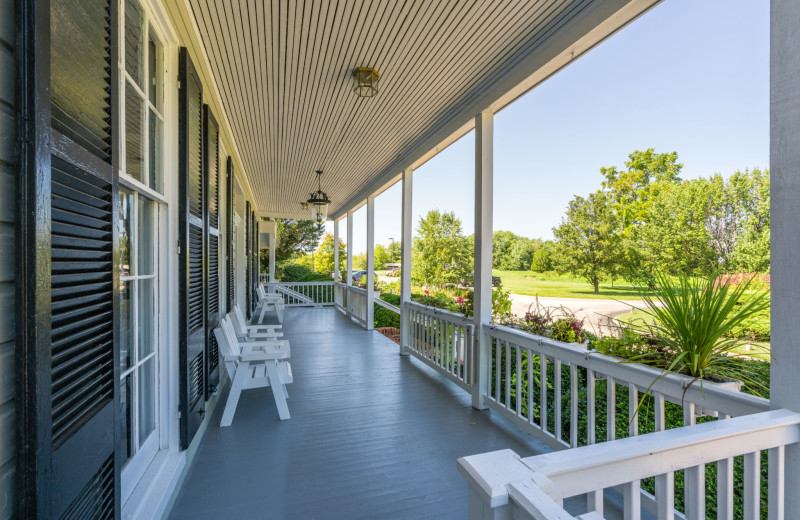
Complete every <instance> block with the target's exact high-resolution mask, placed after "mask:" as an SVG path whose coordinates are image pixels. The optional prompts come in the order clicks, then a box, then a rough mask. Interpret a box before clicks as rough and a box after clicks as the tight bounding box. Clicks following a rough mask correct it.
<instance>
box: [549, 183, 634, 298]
mask: <svg viewBox="0 0 800 520" xmlns="http://www.w3.org/2000/svg"><path fill="white" fill-rule="evenodd" d="M553 234H554V235H555V237H556V240H557V247H556V248H555V251H554V255H553V256H554V258H553V264H554V266H555V268H556V269H558V270H560V271H566V272H569V273H572V274H574V275H575V276H580V277H582V278H584V279H586V281H587V282H589V283H590V284H592V287H593V288H594V293H595V294H598V293H599V292H600V279H601V277H602V276H603V275H605V274H607V273H608V272H609V271H610V270H611V269H613V268H614V265H615V264H616V262H617V261H618V256H619V242H620V238H619V235H618V234H617V220H616V217H615V215H614V211H613V209H612V206H611V200H610V199H609V197H608V195H606V193H604V192H602V191H597V192H595V193H592V194H591V195H589V197H588V198H583V197H578V196H576V197H575V198H574V199H572V201H570V203H569V209H567V214H566V216H565V217H564V218H563V219H562V221H561V224H560V225H559V226H557V227H554V228H553Z"/></svg>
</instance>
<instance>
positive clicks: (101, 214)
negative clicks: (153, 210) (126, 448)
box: [16, 0, 122, 519]
mask: <svg viewBox="0 0 800 520" xmlns="http://www.w3.org/2000/svg"><path fill="white" fill-rule="evenodd" d="M116 19H117V2H109V1H107V0H106V1H101V0H81V1H78V0H53V1H52V2H46V1H43V2H35V3H33V4H30V5H29V8H28V9H27V10H26V11H24V13H20V21H21V24H22V25H23V26H24V30H23V31H21V35H22V36H21V37H22V39H23V40H22V41H23V44H22V45H20V46H19V49H18V50H19V52H20V53H21V56H20V59H19V60H18V63H19V66H20V69H19V70H20V80H21V81H20V82H19V83H18V85H19V87H20V89H19V91H18V99H20V100H21V102H20V109H21V110H22V111H23V117H22V118H21V121H22V125H21V127H20V130H21V133H20V135H19V136H18V147H19V150H20V164H19V166H20V191H19V195H20V196H19V198H18V200H19V208H18V210H19V222H20V235H21V236H20V238H21V243H22V244H23V247H22V248H21V256H20V257H19V268H18V272H19V273H20V282H21V283H20V286H19V287H18V289H17V291H18V292H17V295H18V300H17V301H19V302H21V307H20V309H19V318H18V322H17V327H16V329H17V331H18V336H17V353H18V356H17V363H18V368H19V370H18V372H19V373H20V376H19V379H18V381H19V388H20V392H19V395H18V407H17V411H18V419H17V420H18V424H19V432H20V438H21V439H22V441H23V442H21V443H20V444H19V446H20V449H19V456H18V459H17V460H18V472H17V478H18V485H19V490H20V493H19V494H18V516H19V518H26V519H28V518H32V519H50V518H56V519H105V518H118V517H119V513H120V503H119V496H120V487H119V468H120V465H121V460H122V459H121V458H120V453H121V452H120V451H119V449H118V447H117V446H118V441H119V436H120V430H119V427H118V424H119V423H118V421H117V417H118V409H119V384H118V382H119V351H118V345H119V342H118V336H119V332H118V320H117V316H118V299H117V296H118V294H119V272H118V269H117V263H118V262H117V260H118V255H119V251H118V245H117V244H118V241H117V229H116V223H117V220H118V204H119V202H118V194H117V184H118V179H117V175H116V172H117V170H118V164H117V157H118V154H117V153H116V151H117V150H118V149H119V147H118V137H117V136H116V135H115V134H113V133H112V129H113V128H114V125H115V122H116V114H117V103H116V96H117V92H116V90H117V89H116V88H112V86H113V87H116V85H117V67H116V63H117V60H116V55H117V48H116V42H117V41H118V40H117V37H116V33H117V31H116Z"/></svg>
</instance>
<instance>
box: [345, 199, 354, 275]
mask: <svg viewBox="0 0 800 520" xmlns="http://www.w3.org/2000/svg"><path fill="white" fill-rule="evenodd" d="M345 283H346V284H347V285H353V212H352V211H348V212H347V280H346V281H345Z"/></svg>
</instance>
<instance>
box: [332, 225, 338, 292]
mask: <svg viewBox="0 0 800 520" xmlns="http://www.w3.org/2000/svg"><path fill="white" fill-rule="evenodd" d="M333 281H334V282H338V281H339V221H338V220H334V221H333Z"/></svg>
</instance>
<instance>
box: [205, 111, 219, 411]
mask: <svg viewBox="0 0 800 520" xmlns="http://www.w3.org/2000/svg"><path fill="white" fill-rule="evenodd" d="M203 128H204V132H203V135H204V140H205V146H204V147H203V148H204V151H205V160H204V161H203V166H204V168H203V172H204V175H203V177H204V181H205V182H204V185H205V188H206V190H205V191H206V200H205V202H206V204H205V206H206V208H207V211H206V233H205V236H206V238H207V244H208V247H207V250H208V261H207V264H206V265H207V266H208V267H207V272H206V277H205V279H206V289H207V293H208V307H207V311H206V356H205V357H206V359H205V366H206V387H205V388H206V392H205V398H206V400H208V398H209V397H210V396H211V394H213V393H214V392H215V391H216V388H217V385H218V384H219V345H217V338H216V336H215V335H214V333H213V330H214V327H216V326H217V325H219V127H218V126H217V121H216V119H214V115H213V114H212V113H211V110H210V109H209V108H208V105H204V106H203Z"/></svg>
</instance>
